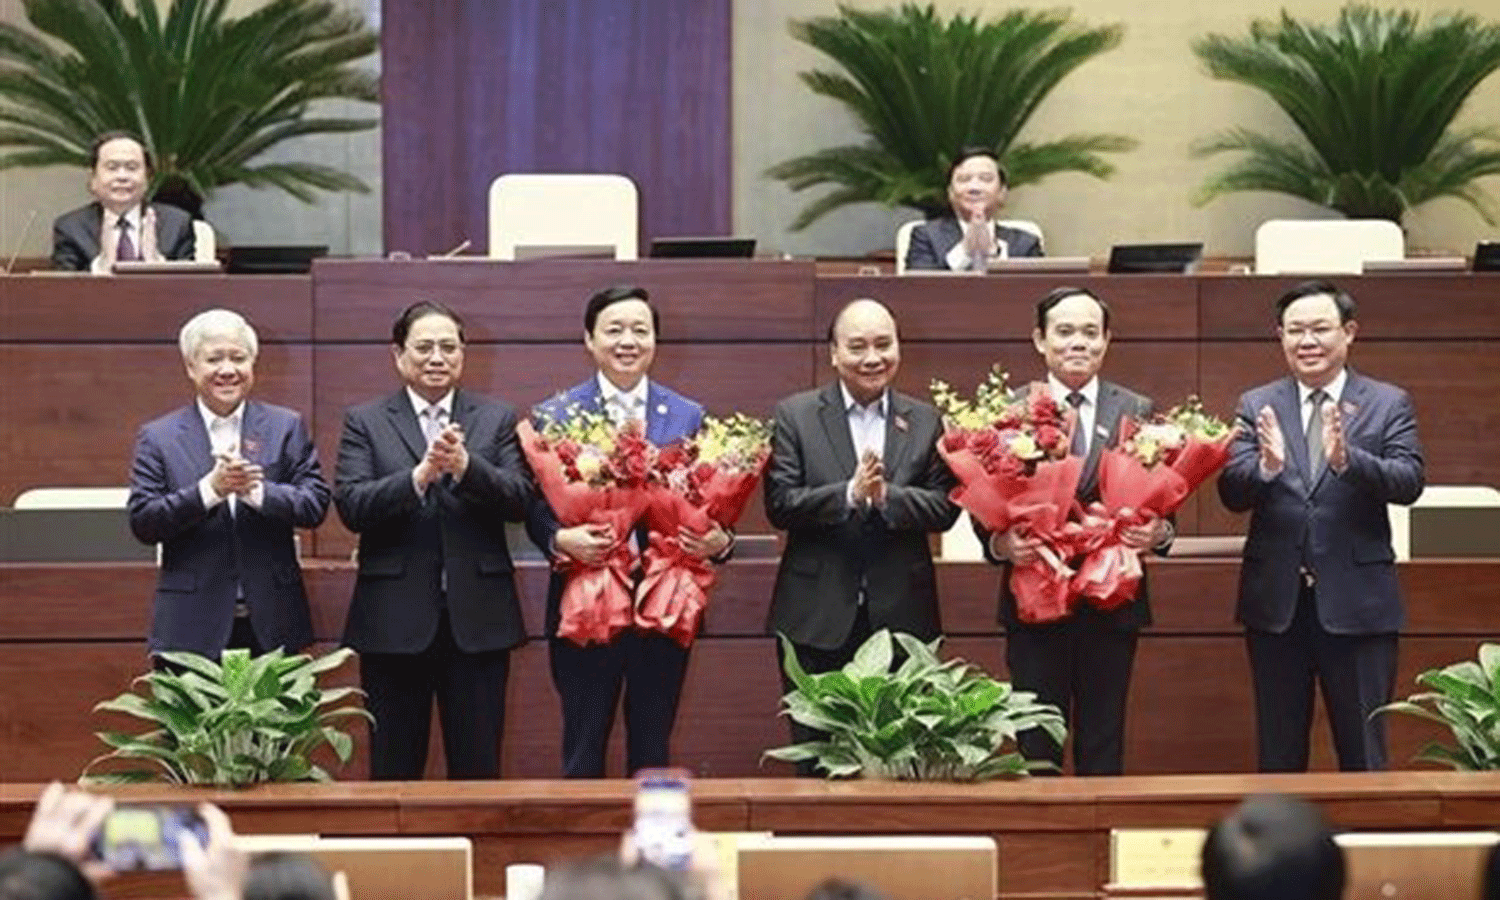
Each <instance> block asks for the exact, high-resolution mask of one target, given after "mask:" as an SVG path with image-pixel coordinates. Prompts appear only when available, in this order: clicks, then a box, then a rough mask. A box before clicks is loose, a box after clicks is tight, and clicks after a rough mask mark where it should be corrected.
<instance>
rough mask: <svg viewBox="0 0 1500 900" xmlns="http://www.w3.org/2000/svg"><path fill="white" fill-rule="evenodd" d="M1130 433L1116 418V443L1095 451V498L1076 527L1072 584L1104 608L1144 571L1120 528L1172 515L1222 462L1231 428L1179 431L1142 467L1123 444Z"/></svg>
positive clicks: (1118, 601)
mask: <svg viewBox="0 0 1500 900" xmlns="http://www.w3.org/2000/svg"><path fill="white" fill-rule="evenodd" d="M1135 432H1136V423H1135V422H1134V421H1132V420H1131V419H1130V418H1129V417H1126V418H1125V419H1122V420H1121V423H1120V436H1121V445H1122V446H1121V447H1111V448H1106V449H1105V450H1103V451H1102V452H1101V453H1100V455H1099V501H1100V502H1099V503H1097V504H1094V505H1092V506H1091V507H1090V509H1089V510H1088V511H1086V513H1085V515H1084V521H1083V524H1082V526H1081V534H1080V542H1079V547H1078V550H1079V551H1080V552H1082V553H1084V554H1086V555H1085V558H1084V560H1083V562H1082V563H1081V564H1080V565H1079V567H1078V573H1077V575H1075V576H1074V579H1073V586H1074V589H1075V590H1076V592H1077V593H1078V595H1079V596H1081V597H1083V598H1084V599H1085V600H1087V601H1088V602H1089V604H1090V605H1092V606H1094V607H1096V608H1098V609H1101V610H1106V611H1108V610H1113V609H1118V608H1120V607H1121V606H1124V605H1125V604H1127V603H1129V602H1131V601H1132V600H1134V599H1135V596H1136V592H1137V591H1138V590H1139V589H1140V583H1141V578H1142V577H1143V575H1144V569H1143V568H1142V566H1141V560H1140V552H1139V551H1138V550H1136V549H1134V548H1132V547H1127V546H1125V544H1124V543H1123V542H1122V541H1121V539H1120V531H1121V530H1122V529H1124V528H1127V527H1130V526H1132V525H1140V524H1143V523H1145V522H1146V521H1148V520H1150V519H1151V518H1158V519H1165V518H1167V517H1168V516H1171V515H1174V514H1175V513H1176V512H1177V510H1178V509H1180V508H1181V507H1182V504H1183V503H1184V502H1185V501H1186V500H1187V498H1188V497H1190V496H1192V493H1193V491H1195V490H1197V488H1198V486H1199V485H1201V484H1202V483H1203V482H1204V481H1206V480H1208V478H1209V477H1210V476H1211V475H1213V474H1214V473H1215V472H1217V471H1218V470H1219V469H1221V468H1223V467H1224V463H1225V462H1226V461H1227V460H1228V459H1229V442H1230V440H1232V438H1233V432H1231V433H1230V434H1228V435H1225V436H1224V437H1222V438H1219V439H1217V440H1207V439H1204V438H1200V437H1194V436H1192V435H1185V436H1184V438H1183V443H1182V446H1180V447H1176V448H1170V449H1168V450H1166V451H1165V453H1164V458H1163V461H1162V462H1160V463H1158V464H1156V465H1152V466H1147V465H1146V464H1145V463H1144V462H1142V461H1141V459H1140V458H1139V457H1138V456H1137V455H1136V454H1134V453H1131V452H1130V451H1129V450H1127V449H1123V445H1124V443H1125V442H1126V441H1128V440H1129V439H1130V438H1132V437H1133V436H1134V435H1135Z"/></svg>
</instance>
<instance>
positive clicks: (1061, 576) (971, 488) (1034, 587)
mask: <svg viewBox="0 0 1500 900" xmlns="http://www.w3.org/2000/svg"><path fill="white" fill-rule="evenodd" d="M949 437H954V435H950V436H949ZM938 452H939V453H941V454H942V456H943V459H944V461H945V462H947V463H948V468H949V469H951V470H952V472H953V474H954V476H955V477H956V478H957V479H958V482H959V485H958V487H956V488H954V489H953V491H952V492H951V493H950V494H949V497H950V498H951V499H952V500H953V502H954V503H957V504H958V505H959V506H961V507H963V508H964V510H966V511H967V512H968V513H969V515H970V516H973V517H974V519H975V520H976V521H978V522H979V524H981V525H983V526H984V527H985V528H986V529H988V530H989V531H992V532H1001V531H1007V530H1009V529H1011V528H1017V529H1020V530H1021V531H1023V532H1025V533H1026V534H1028V535H1030V536H1031V537H1034V538H1037V539H1039V540H1041V541H1042V544H1043V546H1042V547H1041V551H1040V558H1039V559H1038V560H1036V561H1035V562H1032V563H1028V564H1027V565H1024V566H1021V565H1017V566H1012V567H1011V571H1010V589H1011V593H1012V594H1013V595H1014V596H1015V598H1016V613H1017V615H1018V616H1019V617H1020V618H1021V621H1023V622H1029V623H1033V624H1039V623H1043V622H1055V621H1057V620H1059V619H1062V618H1065V617H1066V616H1067V615H1068V613H1069V612H1071V601H1070V588H1069V583H1070V580H1071V578H1072V575H1073V570H1072V569H1069V568H1068V567H1067V565H1066V564H1065V563H1064V560H1065V559H1067V558H1068V557H1069V556H1071V555H1072V553H1071V549H1070V548H1071V546H1072V545H1071V541H1070V539H1069V538H1068V537H1067V535H1066V531H1065V525H1066V524H1067V521H1068V513H1069V511H1070V510H1071V509H1072V507H1073V502H1074V499H1073V498H1074V494H1075V493H1076V492H1077V490H1078V479H1079V477H1080V476H1081V475H1082V473H1083V460H1082V459H1081V458H1080V457H1076V456H1070V457H1067V458H1065V459H1060V460H1048V461H1041V462H1038V463H1036V468H1035V472H1034V474H1031V475H1027V474H1026V473H1025V470H1024V468H1023V465H1022V463H1021V462H1020V460H1017V459H1014V458H1013V457H1011V458H1006V459H1005V464H1002V465H999V466H995V465H994V464H993V463H992V464H991V465H990V466H986V463H985V459H986V454H985V450H984V449H983V447H981V448H978V449H976V448H974V447H972V446H971V445H969V443H968V442H965V441H963V440H955V441H949V440H947V439H946V438H945V439H944V440H943V441H939V442H938ZM991 458H993V457H991Z"/></svg>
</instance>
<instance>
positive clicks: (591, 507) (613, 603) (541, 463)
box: [516, 421, 647, 647]
mask: <svg viewBox="0 0 1500 900" xmlns="http://www.w3.org/2000/svg"><path fill="white" fill-rule="evenodd" d="M516 434H517V436H518V437H519V438H520V441H521V449H522V451H523V452H524V453H525V454H526V462H527V463H529V464H530V466H531V471H532V473H533V474H535V476H536V480H537V485H538V486H539V487H540V488H541V491H542V495H543V496H544V497H546V498H547V505H548V506H550V507H552V512H553V514H554V515H556V516H557V521H558V524H560V525H562V526H563V527H565V528H570V527H572V526H574V525H582V524H584V523H590V522H592V523H599V524H608V525H610V526H611V527H612V528H613V529H614V534H615V536H616V543H615V545H614V546H613V547H612V548H610V552H609V556H608V557H607V558H606V560H605V562H604V564H603V565H599V566H591V565H587V564H585V563H581V562H578V561H576V560H566V561H562V562H559V563H558V564H557V568H558V570H559V571H561V572H562V573H563V576H564V578H565V579H566V580H565V584H564V586H563V593H562V599H561V601H560V612H561V621H560V623H559V624H558V628H557V636H558V637H560V638H565V639H566V640H569V641H572V642H573V643H575V644H578V645H579V646H583V647H586V646H588V645H589V644H591V643H598V644H607V643H609V642H610V641H612V640H614V639H615V638H616V637H617V636H619V634H620V632H622V631H624V630H626V629H627V628H630V627H631V625H632V624H634V620H635V616H634V605H635V603H634V600H635V598H634V593H633V591H632V586H633V585H632V582H633V579H632V577H631V570H632V569H633V568H634V555H633V554H632V552H631V548H630V543H629V541H630V532H631V528H632V527H633V526H634V524H635V521H636V519H638V518H640V516H641V513H642V512H644V510H645V508H646V504H647V496H646V490H645V488H644V487H619V486H599V485H592V484H589V483H588V482H585V481H573V480H570V479H569V478H568V476H567V474H565V471H564V469H565V467H564V464H563V462H562V460H561V459H559V458H558V455H557V451H556V448H555V447H554V446H552V444H551V443H550V442H548V441H547V439H545V438H543V437H542V436H541V435H540V434H538V433H537V432H536V430H535V429H534V428H533V427H532V426H531V423H530V422H525V421H523V422H521V423H520V424H518V425H517V426H516Z"/></svg>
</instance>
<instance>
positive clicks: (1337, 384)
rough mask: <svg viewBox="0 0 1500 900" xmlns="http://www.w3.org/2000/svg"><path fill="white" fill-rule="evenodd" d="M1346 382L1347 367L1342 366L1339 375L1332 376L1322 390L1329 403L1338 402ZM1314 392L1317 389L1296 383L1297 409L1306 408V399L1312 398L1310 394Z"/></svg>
mask: <svg viewBox="0 0 1500 900" xmlns="http://www.w3.org/2000/svg"><path fill="white" fill-rule="evenodd" d="M1348 382H1349V367H1348V366H1344V367H1343V368H1340V369H1339V373H1338V374H1337V375H1335V376H1333V380H1332V381H1330V382H1328V384H1327V386H1325V387H1324V388H1323V393H1325V394H1327V395H1328V402H1329V403H1337V402H1339V398H1340V397H1342V396H1344V385H1345V384H1347V383H1348ZM1314 390H1317V389H1316V388H1310V387H1308V386H1307V385H1305V384H1303V383H1302V382H1300V381H1299V382H1297V405H1298V408H1299V409H1301V408H1303V407H1305V406H1307V401H1308V398H1309V397H1311V396H1312V392H1313V391H1314Z"/></svg>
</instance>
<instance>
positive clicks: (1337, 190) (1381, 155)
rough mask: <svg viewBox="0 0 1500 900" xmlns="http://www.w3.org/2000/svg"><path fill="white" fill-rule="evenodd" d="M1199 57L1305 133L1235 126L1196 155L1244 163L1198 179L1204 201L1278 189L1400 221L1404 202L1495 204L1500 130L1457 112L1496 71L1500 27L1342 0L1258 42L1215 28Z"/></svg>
mask: <svg viewBox="0 0 1500 900" xmlns="http://www.w3.org/2000/svg"><path fill="white" fill-rule="evenodd" d="M1193 51H1194V52H1195V53H1197V54H1198V57H1199V58H1200V59H1201V60H1202V61H1203V63H1204V65H1205V66H1207V68H1208V71H1209V74H1211V75H1213V76H1214V77H1215V78H1221V79H1225V80H1228V81H1234V82H1238V83H1240V84H1243V85H1246V86H1249V87H1252V88H1256V89H1257V90H1261V91H1264V92H1265V93H1266V94H1267V95H1269V96H1270V98H1271V99H1272V100H1274V101H1275V102H1276V104H1277V105H1278V106H1280V107H1281V109H1282V110H1283V111H1284V112H1285V113H1286V114H1287V116H1288V118H1290V119H1291V121H1292V125H1293V126H1294V127H1295V128H1296V130H1297V133H1298V134H1299V136H1300V137H1295V138H1293V137H1283V136H1281V135H1273V134H1265V133H1262V132H1258V131H1253V130H1251V129H1248V128H1232V129H1229V130H1227V131H1223V132H1221V133H1219V134H1215V135H1213V136H1211V137H1208V138H1206V139H1204V140H1202V141H1200V142H1198V143H1197V144H1196V145H1195V147H1194V153H1195V154H1196V155H1198V156H1214V155H1217V154H1220V153H1238V154H1241V155H1240V157H1239V158H1238V159H1237V160H1236V161H1235V162H1234V163H1232V164H1231V165H1230V166H1229V167H1228V168H1226V169H1224V170H1223V171H1221V172H1219V173H1217V174H1215V175H1212V176H1210V177H1209V178H1208V180H1206V181H1205V182H1204V183H1203V185H1202V186H1201V187H1199V189H1198V191H1197V193H1196V195H1195V197H1194V202H1195V203H1197V204H1198V205H1200V206H1201V205H1203V204H1205V203H1207V202H1209V201H1210V200H1213V199H1214V198H1216V197H1219V196H1222V195H1224V194H1228V193H1233V192H1236V191H1274V192H1278V193H1283V194H1291V195H1293V196H1296V197H1301V198H1303V199H1305V200H1309V201H1311V202H1313V203H1317V204H1320V205H1322V206H1327V207H1329V208H1331V209H1335V210H1338V211H1339V212H1342V213H1344V214H1345V215H1346V216H1349V217H1350V218H1381V219H1390V220H1392V221H1395V222H1400V221H1401V217H1402V215H1403V214H1404V213H1405V212H1406V210H1407V209H1409V208H1411V207H1413V206H1418V205H1420V204H1422V203H1426V202H1427V201H1429V200H1433V199H1436V198H1438V197H1454V198H1457V199H1459V200H1462V201H1463V202H1465V203H1467V204H1468V205H1469V206H1471V207H1472V208H1473V209H1474V210H1475V211H1476V212H1477V213H1478V214H1479V215H1480V216H1481V217H1482V218H1483V219H1484V220H1485V221H1486V222H1488V223H1489V224H1491V225H1494V224H1496V222H1497V211H1496V208H1495V206H1494V205H1493V204H1492V203H1491V201H1490V199H1489V197H1488V196H1487V195H1486V194H1485V192H1484V191H1483V190H1481V189H1480V185H1479V180H1480V179H1482V178H1484V177H1486V176H1490V175H1496V174H1500V128H1496V126H1495V124H1494V122H1493V121H1492V119H1493V117H1490V118H1491V121H1485V122H1482V123H1481V124H1478V125H1475V126H1473V127H1467V128H1459V127H1456V126H1455V125H1454V120H1455V118H1456V117H1457V116H1458V113H1459V111H1460V110H1461V109H1462V108H1463V106H1464V103H1465V101H1466V100H1467V99H1468V97H1469V95H1470V94H1471V93H1472V92H1473V91H1474V88H1475V87H1477V86H1478V85H1479V83H1480V82H1482V81H1484V80H1485V78H1487V77H1488V76H1489V75H1490V74H1491V73H1493V72H1494V71H1495V70H1496V69H1497V68H1500V25H1495V24H1489V23H1483V22H1481V21H1480V20H1479V19H1478V18H1476V17H1474V16H1472V15H1469V14H1466V13H1452V14H1442V15H1438V16H1434V17H1433V18H1432V19H1431V20H1430V21H1429V22H1427V23H1426V24H1423V23H1422V22H1421V20H1420V17H1419V16H1418V14H1417V13H1415V12H1411V11H1406V10H1382V9H1377V8H1375V7H1372V6H1364V5H1358V4H1355V5H1350V6H1346V7H1344V8H1343V9H1342V10H1341V11H1340V12H1339V15H1338V18H1337V19H1336V20H1335V21H1334V22H1333V23H1332V24H1326V25H1325V24H1313V23H1308V22H1303V21H1300V20H1298V19H1295V18H1293V17H1292V16H1291V15H1290V14H1288V13H1286V12H1283V13H1282V14H1281V18H1280V19H1279V20H1276V21H1270V20H1257V21H1255V22H1252V23H1251V25H1250V34H1249V36H1248V37H1238V38H1237V37H1229V36H1226V35H1208V36H1206V37H1203V38H1201V39H1199V40H1198V41H1196V42H1194V44H1193Z"/></svg>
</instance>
